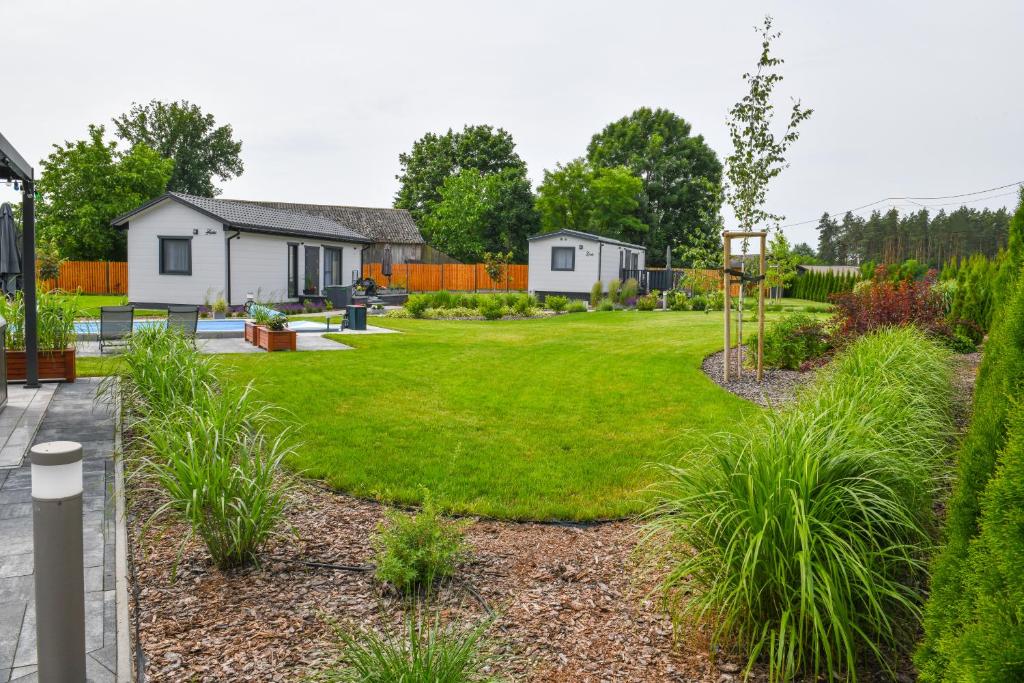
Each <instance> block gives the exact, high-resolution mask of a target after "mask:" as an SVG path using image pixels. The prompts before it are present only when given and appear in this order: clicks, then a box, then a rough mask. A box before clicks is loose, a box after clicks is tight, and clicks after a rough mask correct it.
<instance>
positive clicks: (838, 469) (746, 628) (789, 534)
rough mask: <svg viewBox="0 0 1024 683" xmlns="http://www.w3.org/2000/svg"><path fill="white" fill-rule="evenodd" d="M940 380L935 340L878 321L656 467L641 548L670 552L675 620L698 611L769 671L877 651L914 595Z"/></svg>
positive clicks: (881, 653)
mask: <svg viewBox="0 0 1024 683" xmlns="http://www.w3.org/2000/svg"><path fill="white" fill-rule="evenodd" d="M949 380H950V373H949V367H948V360H947V354H946V352H945V351H944V349H942V348H941V347H940V346H938V345H937V344H936V343H935V342H933V341H931V340H930V339H929V338H927V337H926V336H925V335H924V334H922V333H921V332H919V331H917V330H916V329H913V328H902V329H890V330H884V331H881V332H878V333H875V334H872V335H868V336H865V337H862V338H860V339H858V340H857V341H855V342H854V343H852V344H851V345H850V346H849V347H847V349H846V350H845V351H844V352H843V353H842V354H840V355H839V356H838V357H837V358H836V360H835V361H834V362H833V364H832V365H831V366H829V367H827V368H826V369H824V370H822V374H821V375H820V376H819V377H818V378H817V379H816V381H815V382H814V383H813V385H812V386H811V387H809V388H808V389H807V390H806V391H805V392H803V393H802V394H801V395H800V396H799V397H798V399H797V402H796V403H795V404H793V405H791V406H790V407H788V408H786V409H783V410H780V411H767V412H763V413H760V414H759V416H758V418H757V421H756V422H755V423H754V424H752V425H747V427H746V428H744V429H743V430H740V431H737V432H736V433H734V434H732V435H726V436H722V437H719V439H718V440H716V441H713V442H712V443H711V444H709V446H708V447H707V448H706V449H705V450H703V451H700V452H697V453H690V454H687V455H686V457H685V458H683V459H682V460H681V461H680V464H679V465H678V466H676V467H667V468H666V474H667V477H668V480H667V482H665V483H664V484H663V485H662V486H661V487H659V489H658V501H659V502H658V504H657V506H656V507H655V508H654V509H653V511H652V513H651V517H650V519H649V521H648V527H647V529H648V535H647V537H646V548H647V550H648V552H649V553H651V556H652V560H653V561H654V562H655V565H656V566H658V563H660V566H662V567H664V566H665V564H664V563H665V562H666V559H667V561H668V562H669V563H670V568H669V570H668V572H667V574H666V575H665V577H664V579H663V582H662V587H663V589H664V591H665V594H666V598H667V604H668V605H669V606H670V609H672V611H673V612H674V617H675V620H674V621H675V623H690V624H701V625H702V626H703V625H707V626H709V627H710V628H711V635H712V638H713V643H712V644H713V645H725V646H729V645H735V646H737V647H739V648H742V651H743V652H744V653H746V654H747V655H748V656H749V662H748V665H752V664H753V663H754V662H755V661H757V660H762V661H765V662H766V663H767V664H768V668H769V671H770V675H771V678H772V679H773V680H788V679H789V678H791V677H794V676H797V675H806V676H808V677H811V678H814V677H816V676H817V675H819V674H828V675H827V676H826V677H827V678H829V679H832V678H838V679H846V678H847V677H849V679H850V680H854V679H855V678H856V671H857V666H858V664H860V663H862V662H863V658H864V657H865V656H867V657H874V658H876V659H878V660H882V661H883V662H884V661H885V660H884V658H885V656H886V654H887V652H889V651H890V648H892V647H895V646H896V645H897V644H898V643H899V641H900V637H901V635H902V634H904V633H906V631H905V630H904V627H905V624H906V623H907V622H912V621H913V619H914V617H915V616H916V615H917V613H918V610H919V606H918V600H919V599H920V590H919V588H918V587H917V586H916V582H918V581H919V580H920V578H921V574H922V573H923V572H922V557H923V555H924V553H925V551H926V549H927V548H928V547H929V546H930V542H931V541H930V536H929V530H930V527H931V525H932V522H933V514H934V513H933V511H932V496H931V492H932V491H933V489H934V488H935V482H936V478H937V475H938V472H939V469H940V466H941V465H940V463H941V461H942V454H943V451H944V449H945V448H946V443H947V439H948V437H949V435H950V433H951V429H952V427H951V425H950V422H949V417H948V413H949V402H950V399H949V395H950V385H949ZM684 620H685V621H684Z"/></svg>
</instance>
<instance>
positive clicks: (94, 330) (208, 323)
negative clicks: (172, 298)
mask: <svg viewBox="0 0 1024 683" xmlns="http://www.w3.org/2000/svg"><path fill="white" fill-rule="evenodd" d="M166 324H167V322H166V321H164V320H136V321H135V324H134V329H136V330H137V329H139V328H140V327H152V326H154V325H157V326H160V327H162V326H164V325H166ZM244 329H245V321H244V320H241V319H238V318H235V319H228V320H200V321H199V323H198V325H197V327H196V331H197V332H238V333H239V334H241V333H242V331H243V330H244ZM288 329H291V330H295V331H296V332H326V331H328V328H327V325H325V324H324V323H320V322H313V321H311V320H293V321H292V322H290V323H288ZM330 329H331V330H333V331H336V330H337V329H338V326H337V325H331V327H330ZM99 331H100V323H99V321H98V320H80V321H78V322H76V323H75V333H76V334H99Z"/></svg>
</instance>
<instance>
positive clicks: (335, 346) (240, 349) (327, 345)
mask: <svg viewBox="0 0 1024 683" xmlns="http://www.w3.org/2000/svg"><path fill="white" fill-rule="evenodd" d="M331 334H336V335H341V336H343V337H348V336H354V335H363V334H399V333H398V331H397V330H389V329H387V328H386V327H375V326H373V325H367V326H366V329H365V330H343V331H341V332H337V331H332V332H331ZM196 348H197V349H199V352H200V353H211V354H213V353H266V351H264V350H263V349H260V348H257V347H255V346H253V345H252V344H250V343H249V342H247V341H245V339H243V338H242V337H228V338H221V339H196ZM75 349H76V353H77V354H78V355H79V356H99V355H100V346H99V343H97V342H94V341H79V342H78V343H76V344H75ZM295 350H296V351H351V350H352V347H351V346H349V345H347V344H343V343H341V342H337V341H334V340H333V339H328V338H327V337H325V336H324V335H323V334H322V333H319V332H300V333H298V334H297V335H295ZM115 353H116V351H111V352H108V353H107V354H105V355H107V356H112V355H114V354H115ZM278 353H280V352H278ZM0 436H2V434H0Z"/></svg>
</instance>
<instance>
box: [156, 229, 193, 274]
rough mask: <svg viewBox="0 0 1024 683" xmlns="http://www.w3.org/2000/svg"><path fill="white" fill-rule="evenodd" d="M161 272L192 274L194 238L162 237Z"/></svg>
mask: <svg viewBox="0 0 1024 683" xmlns="http://www.w3.org/2000/svg"><path fill="white" fill-rule="evenodd" d="M160 274H161V275H191V274H192V238H191V237H161V238H160Z"/></svg>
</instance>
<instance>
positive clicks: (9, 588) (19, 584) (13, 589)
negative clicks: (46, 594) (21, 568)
mask: <svg viewBox="0 0 1024 683" xmlns="http://www.w3.org/2000/svg"><path fill="white" fill-rule="evenodd" d="M34 595H35V579H34V578H33V577H32V576H8V577H7V578H5V579H0V603H5V602H31V601H32V599H33V597H34Z"/></svg>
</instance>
